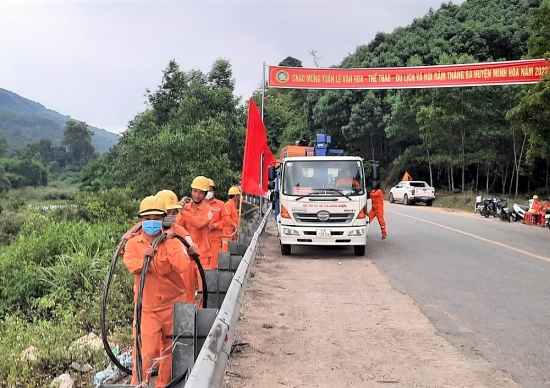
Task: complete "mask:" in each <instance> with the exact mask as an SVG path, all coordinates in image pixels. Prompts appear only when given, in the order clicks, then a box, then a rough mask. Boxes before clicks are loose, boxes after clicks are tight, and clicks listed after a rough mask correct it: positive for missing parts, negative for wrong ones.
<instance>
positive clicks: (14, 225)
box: [0, 211, 26, 245]
mask: <svg viewBox="0 0 550 388" xmlns="http://www.w3.org/2000/svg"><path fill="white" fill-rule="evenodd" d="M25 219H26V213H25V212H17V213H15V212H4V213H2V212H1V211H0V245H10V244H11V243H13V242H14V241H15V239H16V237H17V234H18V233H19V231H20V230H21V228H22V226H23V223H24V222H25Z"/></svg>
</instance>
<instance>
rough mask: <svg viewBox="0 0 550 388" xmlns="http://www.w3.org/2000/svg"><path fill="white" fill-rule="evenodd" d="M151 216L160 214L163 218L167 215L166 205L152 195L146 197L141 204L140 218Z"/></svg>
mask: <svg viewBox="0 0 550 388" xmlns="http://www.w3.org/2000/svg"><path fill="white" fill-rule="evenodd" d="M150 214H158V215H161V216H165V215H166V205H165V204H164V201H163V200H162V199H161V198H160V197H157V196H154V195H151V196H149V197H145V198H144V199H143V201H141V203H140V204H139V213H138V216H140V217H142V216H148V215H150Z"/></svg>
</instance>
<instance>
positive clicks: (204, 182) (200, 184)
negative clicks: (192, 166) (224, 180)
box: [191, 175, 210, 191]
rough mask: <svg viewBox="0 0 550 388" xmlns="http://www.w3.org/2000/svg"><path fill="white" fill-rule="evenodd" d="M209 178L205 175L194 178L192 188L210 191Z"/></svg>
mask: <svg viewBox="0 0 550 388" xmlns="http://www.w3.org/2000/svg"><path fill="white" fill-rule="evenodd" d="M208 181H209V179H208V178H207V177H205V176H202V175H199V176H198V177H196V178H195V179H193V182H192V183H191V188H192V189H197V190H202V191H208V189H209V187H210V182H208Z"/></svg>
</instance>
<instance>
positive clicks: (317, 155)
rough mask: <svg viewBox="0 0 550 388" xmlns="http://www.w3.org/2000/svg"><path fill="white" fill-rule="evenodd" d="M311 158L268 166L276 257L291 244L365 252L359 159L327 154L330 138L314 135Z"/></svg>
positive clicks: (364, 203) (364, 206)
mask: <svg viewBox="0 0 550 388" xmlns="http://www.w3.org/2000/svg"><path fill="white" fill-rule="evenodd" d="M319 141H322V142H323V144H322V147H321V148H320V149H322V151H319V147H318V144H316V147H315V148H314V149H313V150H312V151H313V152H312V154H311V156H294V157H286V158H283V159H282V160H281V161H280V165H279V166H278V168H275V167H270V169H269V175H270V176H269V178H270V180H272V181H273V182H271V183H270V184H271V187H272V189H273V191H274V197H275V217H276V220H277V228H278V232H279V233H278V234H279V239H280V244H281V253H282V254H283V255H290V254H291V252H292V245H326V246H337V245H342V246H353V250H354V253H355V255H357V256H363V255H364V254H365V245H366V239H367V232H368V212H367V189H366V187H365V173H364V168H363V160H362V158H360V157H358V156H343V155H342V154H343V152H341V151H340V150H335V151H336V152H335V154H336V155H335V156H331V150H330V148H329V147H328V145H329V144H330V136H328V137H326V135H321V137H320V136H319V135H318V137H317V143H319Z"/></svg>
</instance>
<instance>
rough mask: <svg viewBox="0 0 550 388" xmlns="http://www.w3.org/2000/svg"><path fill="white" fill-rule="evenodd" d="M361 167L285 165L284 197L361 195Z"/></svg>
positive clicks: (341, 163)
mask: <svg viewBox="0 0 550 388" xmlns="http://www.w3.org/2000/svg"><path fill="white" fill-rule="evenodd" d="M364 182H365V179H364V172H363V165H362V163H361V162H360V161H357V160H348V161H341V160H334V161H327V160H322V161H320V160H319V161H289V162H287V163H285V165H284V170H283V174H282V184H281V186H282V188H283V194H284V195H295V196H342V195H346V196H353V195H363V194H365V187H364Z"/></svg>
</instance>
